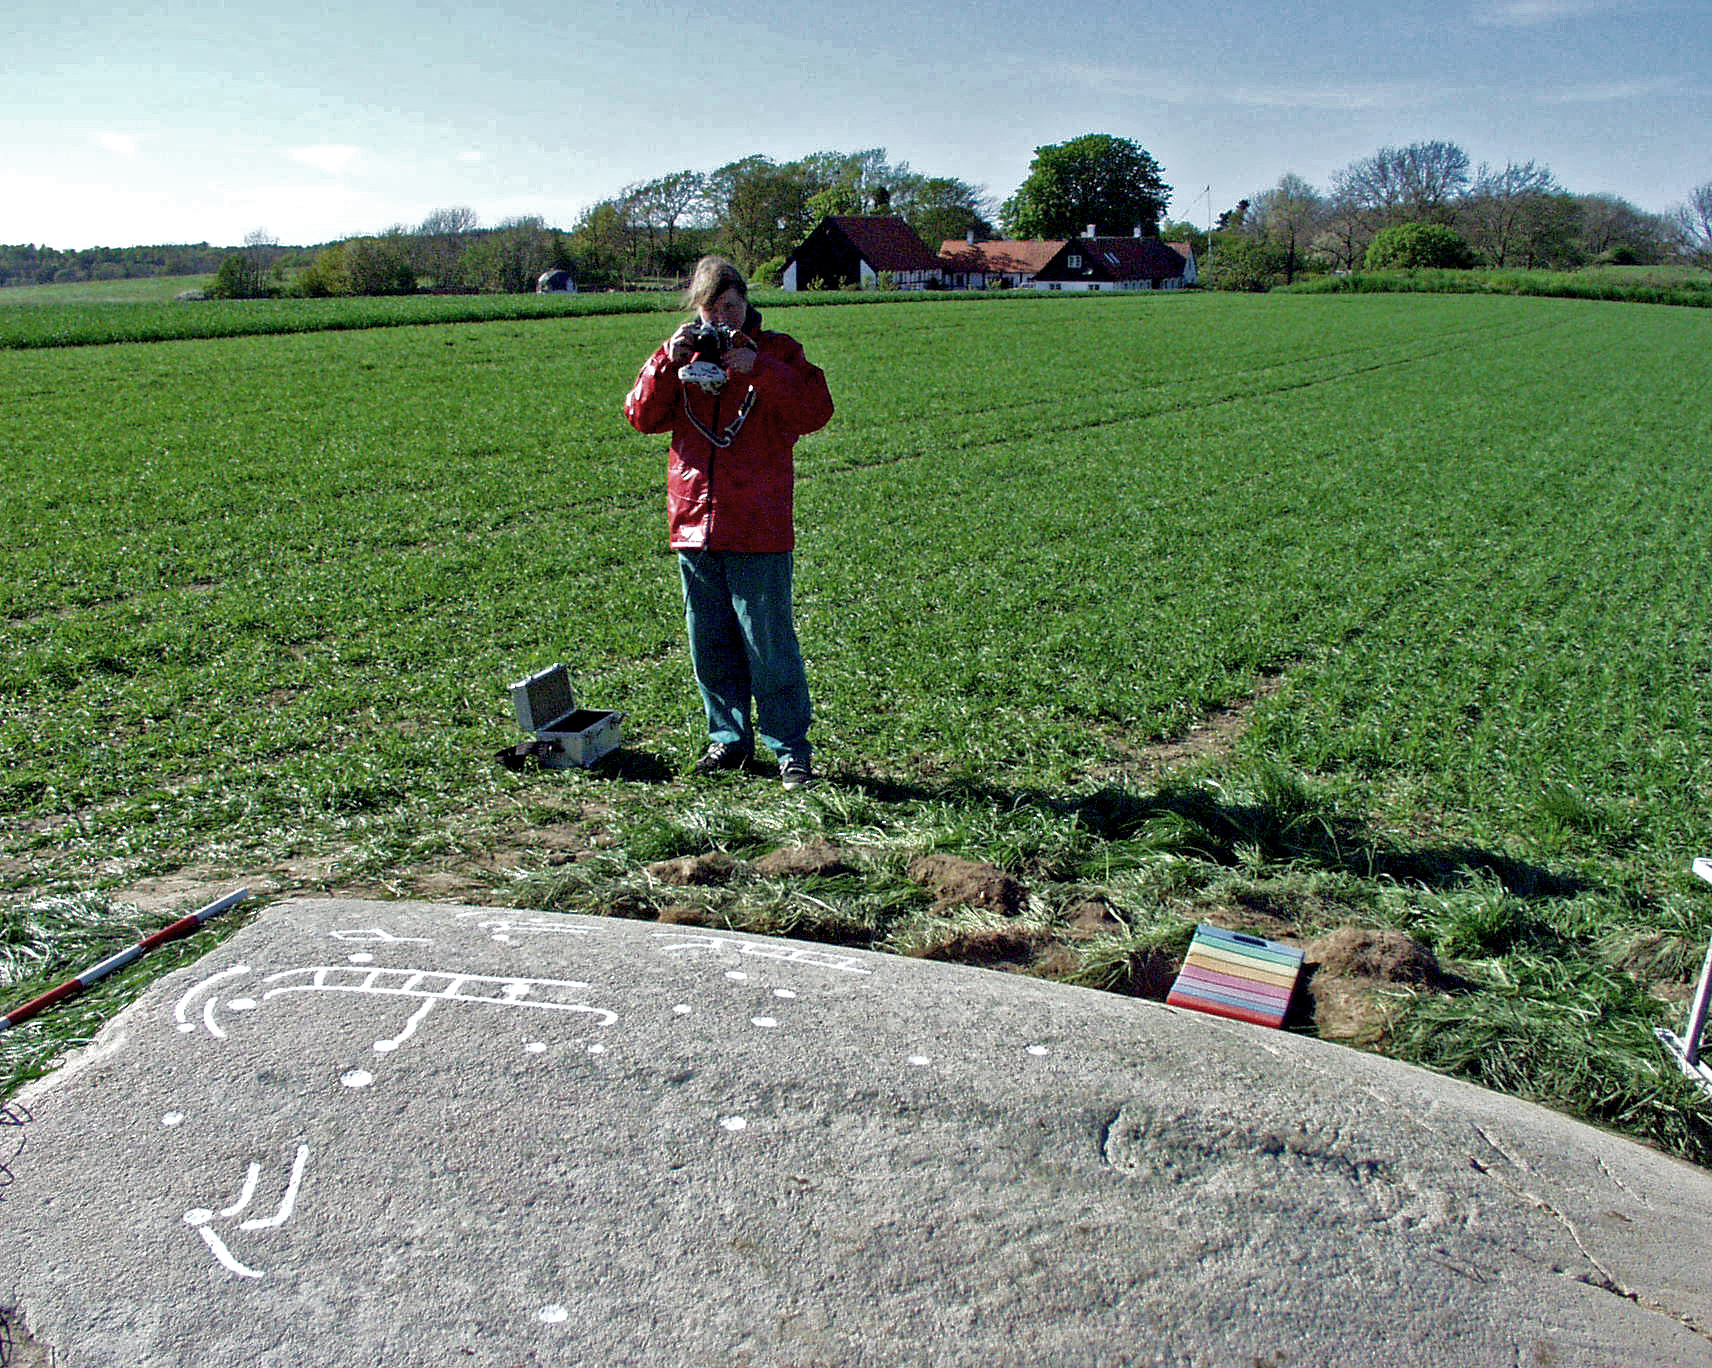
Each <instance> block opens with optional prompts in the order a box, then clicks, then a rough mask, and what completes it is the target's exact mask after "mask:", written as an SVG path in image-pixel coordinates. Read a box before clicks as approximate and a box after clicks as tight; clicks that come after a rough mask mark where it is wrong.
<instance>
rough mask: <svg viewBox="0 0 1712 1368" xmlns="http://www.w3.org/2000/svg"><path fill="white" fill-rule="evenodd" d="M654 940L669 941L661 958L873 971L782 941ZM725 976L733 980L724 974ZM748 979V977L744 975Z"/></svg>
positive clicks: (679, 936)
mask: <svg viewBox="0 0 1712 1368" xmlns="http://www.w3.org/2000/svg"><path fill="white" fill-rule="evenodd" d="M654 935H655V937H656V938H657V939H662V940H670V941H671V942H672V943H671V944H670V945H659V946H656V947H655V949H657V950H658V951H659V952H660V953H661V954H663V955H695V954H712V955H725V954H734V955H753V956H756V957H757V958H759V959H771V960H783V961H784V962H785V963H787V964H806V965H809V966H810V967H812V968H815V969H831V970H833V971H834V972H836V973H840V974H871V973H873V970H871V969H864V968H862V967H861V965H860V964H859V963H858V962H857V960H856V959H855V957H854V956H851V955H835V954H832V953H830V952H828V951H825V950H817V949H815V948H814V947H813V946H807V945H788V944H785V943H783V942H781V943H779V944H777V945H759V944H756V943H755V942H753V941H740V940H734V939H732V938H731V937H729V936H705V935H702V936H686V935H684V934H683V933H681V932H677V931H656V932H655V933H654ZM726 977H728V978H730V977H732V975H731V974H729V973H728V974H727V975H726ZM745 977H747V975H745Z"/></svg>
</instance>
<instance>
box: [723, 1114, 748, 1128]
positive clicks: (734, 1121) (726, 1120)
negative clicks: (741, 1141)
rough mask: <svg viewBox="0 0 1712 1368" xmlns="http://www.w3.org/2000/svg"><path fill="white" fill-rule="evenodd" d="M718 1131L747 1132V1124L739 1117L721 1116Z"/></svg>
mask: <svg viewBox="0 0 1712 1368" xmlns="http://www.w3.org/2000/svg"><path fill="white" fill-rule="evenodd" d="M719 1125H720V1129H722V1130H728V1131H740V1130H747V1129H748V1128H749V1123H748V1122H747V1121H745V1120H744V1119H743V1118H742V1117H741V1116H722V1117H720V1118H719Z"/></svg>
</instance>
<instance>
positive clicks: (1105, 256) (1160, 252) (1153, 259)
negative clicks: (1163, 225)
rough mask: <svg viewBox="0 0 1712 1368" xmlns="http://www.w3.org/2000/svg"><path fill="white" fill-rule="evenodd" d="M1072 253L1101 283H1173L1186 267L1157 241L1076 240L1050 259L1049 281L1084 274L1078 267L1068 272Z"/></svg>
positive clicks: (1151, 239)
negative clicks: (1158, 281)
mask: <svg viewBox="0 0 1712 1368" xmlns="http://www.w3.org/2000/svg"><path fill="white" fill-rule="evenodd" d="M1072 254H1075V255H1079V256H1082V257H1084V258H1086V262H1085V264H1087V265H1091V266H1093V267H1094V270H1095V272H1097V274H1098V278H1099V279H1103V280H1176V279H1178V278H1179V277H1181V276H1182V275H1183V274H1184V273H1185V271H1186V270H1187V267H1188V262H1187V261H1186V260H1185V258H1184V257H1183V256H1181V255H1180V254H1178V253H1177V252H1175V251H1173V250H1172V249H1171V248H1169V247H1167V246H1166V245H1165V244H1164V243H1163V242H1161V241H1160V240H1159V239H1158V238H1138V237H1077V238H1071V239H1070V241H1068V242H1067V243H1065V244H1064V248H1063V251H1062V252H1061V253H1060V254H1059V255H1057V256H1055V257H1054V258H1053V269H1052V271H1051V272H1050V275H1051V277H1052V278H1054V279H1057V278H1060V277H1062V278H1064V279H1071V278H1080V277H1082V276H1084V275H1086V274H1087V273H1086V272H1084V271H1082V270H1081V269H1080V268H1078V269H1077V270H1075V271H1072V270H1071V268H1070V266H1069V264H1068V261H1067V258H1068V257H1069V256H1071V255H1072ZM1089 278H1093V277H1089Z"/></svg>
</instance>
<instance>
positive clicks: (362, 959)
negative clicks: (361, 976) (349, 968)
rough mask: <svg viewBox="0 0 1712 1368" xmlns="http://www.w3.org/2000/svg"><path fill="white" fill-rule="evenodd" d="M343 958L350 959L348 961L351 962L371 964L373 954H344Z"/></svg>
mask: <svg viewBox="0 0 1712 1368" xmlns="http://www.w3.org/2000/svg"><path fill="white" fill-rule="evenodd" d="M345 958H346V959H348V960H350V962H351V963H352V964H373V963H374V956H373V955H346V956H345Z"/></svg>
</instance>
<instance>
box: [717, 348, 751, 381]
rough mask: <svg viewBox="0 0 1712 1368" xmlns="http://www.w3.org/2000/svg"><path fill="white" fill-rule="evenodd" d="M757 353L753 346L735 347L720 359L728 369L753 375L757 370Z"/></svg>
mask: <svg viewBox="0 0 1712 1368" xmlns="http://www.w3.org/2000/svg"><path fill="white" fill-rule="evenodd" d="M756 355H757V353H756V351H755V349H754V348H753V347H733V348H732V349H731V350H730V351H728V352H726V353H725V355H724V356H722V357H720V358H719V359H720V360H721V361H722V362H723V363H724V364H725V369H726V370H728V371H736V372H737V374H739V375H751V374H753V373H754V370H755V357H756Z"/></svg>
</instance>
